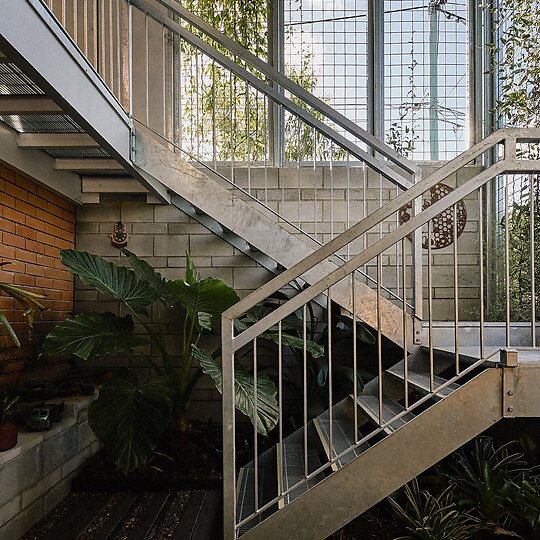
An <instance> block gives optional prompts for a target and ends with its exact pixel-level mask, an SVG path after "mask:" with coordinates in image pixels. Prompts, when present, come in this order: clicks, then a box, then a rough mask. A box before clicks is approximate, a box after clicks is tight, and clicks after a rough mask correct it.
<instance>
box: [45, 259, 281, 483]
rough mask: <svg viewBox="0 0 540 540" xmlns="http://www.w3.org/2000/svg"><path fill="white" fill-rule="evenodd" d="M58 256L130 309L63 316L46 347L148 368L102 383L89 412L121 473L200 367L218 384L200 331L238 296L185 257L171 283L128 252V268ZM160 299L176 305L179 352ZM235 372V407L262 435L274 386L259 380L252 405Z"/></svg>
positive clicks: (172, 412)
mask: <svg viewBox="0 0 540 540" xmlns="http://www.w3.org/2000/svg"><path fill="white" fill-rule="evenodd" d="M61 254H62V260H63V262H64V264H66V265H67V266H68V267H69V269H70V270H71V272H72V273H73V274H75V275H77V276H79V278H80V279H81V280H82V281H83V282H84V283H85V284H87V285H92V286H93V287H95V288H96V289H97V290H98V291H99V292H101V293H104V294H108V295H110V296H112V297H113V298H115V299H116V300H118V301H119V302H121V303H122V304H123V306H125V308H127V310H128V311H129V312H130V313H129V314H128V315H126V316H124V317H119V316H117V315H115V314H113V313H86V314H81V315H77V316H74V317H72V318H71V319H67V320H66V321H63V322H61V323H60V324H59V325H57V326H56V327H55V328H54V330H53V331H52V332H51V333H50V334H49V335H48V336H47V337H46V339H45V342H44V351H45V352H46V353H47V354H51V355H57V356H71V355H75V356H78V357H79V358H82V359H83V360H89V359H91V358H94V357H95V356H98V355H108V354H112V355H128V356H129V357H130V358H134V359H137V360H138V361H139V363H140V362H142V363H143V364H144V365H146V366H147V368H148V370H147V371H146V372H144V376H145V377H146V382H145V383H144V384H141V385H137V378H136V377H135V375H134V373H133V372H128V373H127V374H126V375H124V376H123V377H121V378H118V379H115V380H112V381H110V382H107V383H105V384H104V385H103V386H102V387H101V390H100V395H99V398H98V399H97V400H96V401H95V402H93V403H92V405H91V408H90V413H89V414H90V418H91V425H92V428H93V429H94V431H95V433H96V434H97V436H98V437H99V439H100V440H101V442H102V443H103V444H104V446H105V448H106V449H107V450H108V451H109V453H110V454H111V456H112V457H113V459H114V460H115V463H116V464H117V466H118V468H119V469H120V470H122V471H123V472H124V473H126V474H127V473H129V472H130V471H131V470H133V469H134V468H136V467H139V466H140V465H141V464H142V463H144V462H145V461H146V460H147V459H148V458H149V457H150V455H151V452H152V451H153V449H154V448H155V447H156V445H157V444H158V443H159V441H160V437H161V436H162V434H163V432H164V430H165V429H166V427H167V426H168V425H170V424H171V422H172V421H173V420H176V417H177V416H179V415H182V414H183V413H184V411H185V409H186V407H187V406H188V403H189V398H190V394H191V391H192V389H193V387H194V385H195V384H196V382H197V380H198V379H199V378H200V377H201V375H202V373H203V368H204V369H205V371H206V372H207V373H208V374H210V375H211V376H212V378H213V380H214V381H215V383H216V386H217V387H218V388H221V366H220V362H219V361H218V360H216V358H219V356H220V352H219V350H217V351H214V353H213V355H212V356H210V355H209V354H208V353H204V352H203V351H202V349H201V348H200V347H198V345H199V342H200V340H201V338H202V336H203V332H205V331H208V330H210V329H211V328H212V326H213V324H216V323H219V315H221V313H222V312H223V311H225V310H226V309H228V308H229V307H230V306H232V305H233V304H235V303H236V302H237V301H238V295H237V294H236V292H235V291H234V290H233V289H232V288H231V287H229V286H228V285H227V284H226V283H224V282H223V281H221V280H219V279H212V278H204V279H203V278H201V276H200V274H199V271H198V270H197V268H196V267H195V265H194V264H193V261H192V260H191V258H190V257H189V256H188V255H186V274H185V278H184V279H176V280H169V279H164V278H163V277H162V276H161V275H160V274H159V273H158V272H156V271H155V270H154V269H153V268H152V267H151V266H150V265H148V264H147V263H146V262H144V261H143V260H141V259H139V258H138V257H137V256H136V255H135V254H134V253H131V252H129V251H127V250H124V254H125V255H126V257H127V260H128V262H129V264H130V266H131V268H128V267H124V266H119V265H117V264H115V263H112V262H107V261H105V260H104V259H102V258H101V257H99V256H97V255H93V254H91V253H87V252H78V251H75V250H65V251H62V252H61ZM163 303H166V304H167V305H169V306H170V305H176V306H178V307H180V308H181V309H182V318H183V321H182V324H181V328H182V329H183V332H182V340H181V342H180V343H179V351H178V350H174V351H169V350H168V348H167V346H166V343H165V339H164V335H165V328H164V323H160V313H159V310H160V305H161V304H163ZM150 307H152V309H153V310H154V314H155V318H154V319H153V320H152V321H151V320H150V319H149V316H148V314H147V309H148V308H150ZM133 319H135V320H136V322H137V323H138V324H139V328H138V329H136V327H135V324H134V321H133ZM142 333H145V334H146V335H142ZM147 344H151V346H152V350H153V351H158V352H159V355H160V361H157V360H156V358H155V356H150V355H148V354H147V353H146V352H145V350H144V349H145V348H144V347H143V345H147ZM178 353H179V354H180V357H181V360H180V365H177V364H176V363H175V362H173V356H172V355H173V354H174V355H178ZM201 361H202V364H201ZM237 377H238V380H237V391H236V405H237V407H238V409H239V410H240V411H241V412H243V413H245V414H246V415H247V416H249V417H250V418H251V419H252V421H253V423H254V424H255V425H256V426H257V429H258V430H259V432H260V433H262V434H264V435H266V434H267V433H268V432H269V431H270V430H271V429H273V427H274V426H275V425H276V422H277V402H276V389H275V386H274V384H273V383H272V381H270V380H269V379H268V378H267V377H265V376H260V377H259V380H258V383H257V402H258V406H257V408H255V407H254V395H253V394H254V382H253V376H252V375H251V374H249V373H248V372H247V371H245V370H243V369H241V368H239V371H238V373H237ZM145 409H147V412H144V410H145ZM152 418H153V419H154V423H153V424H152V426H150V425H149V424H150V420H151V419H152Z"/></svg>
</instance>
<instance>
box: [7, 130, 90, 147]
mask: <svg viewBox="0 0 540 540" xmlns="http://www.w3.org/2000/svg"><path fill="white" fill-rule="evenodd" d="M17 145H18V146H19V148H99V143H97V142H96V141H94V139H92V137H90V135H88V134H87V133H19V134H18V135H17Z"/></svg>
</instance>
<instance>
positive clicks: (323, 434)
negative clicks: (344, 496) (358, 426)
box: [313, 411, 369, 471]
mask: <svg viewBox="0 0 540 540" xmlns="http://www.w3.org/2000/svg"><path fill="white" fill-rule="evenodd" d="M313 423H314V424H315V428H316V429H317V433H318V434H319V436H320V438H321V442H322V444H323V446H324V450H325V452H326V455H327V456H328V458H329V459H333V458H335V457H336V456H338V455H339V454H341V452H344V451H345V450H347V449H349V448H350V447H351V446H352V445H354V444H355V443H356V440H355V436H354V423H353V422H352V421H351V420H349V419H348V418H345V417H343V416H338V417H333V418H332V445H330V413H329V411H325V412H324V413H323V414H321V415H320V416H318V417H317V418H315V419H314V420H313ZM330 448H331V450H330ZM368 448H369V445H368V444H367V443H364V444H362V445H360V446H359V447H358V448H355V449H354V450H351V451H350V452H349V453H348V454H345V455H344V456H342V457H341V458H339V459H338V460H337V461H336V462H335V463H333V464H332V470H334V471H337V470H338V469H340V468H341V467H343V465H345V464H346V463H349V461H352V460H353V459H354V458H355V457H357V456H359V455H360V454H361V453H362V452H364V451H365V450H367V449H368Z"/></svg>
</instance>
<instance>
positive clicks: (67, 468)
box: [62, 447, 90, 478]
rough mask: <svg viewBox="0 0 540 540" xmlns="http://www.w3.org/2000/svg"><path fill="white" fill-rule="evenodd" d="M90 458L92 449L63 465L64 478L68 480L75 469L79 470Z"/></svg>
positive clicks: (85, 450)
mask: <svg viewBox="0 0 540 540" xmlns="http://www.w3.org/2000/svg"><path fill="white" fill-rule="evenodd" d="M89 456H90V448H89V447H86V448H85V449H84V450H83V451H82V452H79V453H78V454H77V455H75V456H73V457H72V458H71V459H70V460H69V461H67V462H66V463H64V464H63V465H62V478H67V477H68V476H69V475H70V474H71V473H72V472H73V471H74V470H75V469H78V468H79V467H80V466H81V465H82V464H83V463H84V462H85V460H86V459H87V458H88V457H89Z"/></svg>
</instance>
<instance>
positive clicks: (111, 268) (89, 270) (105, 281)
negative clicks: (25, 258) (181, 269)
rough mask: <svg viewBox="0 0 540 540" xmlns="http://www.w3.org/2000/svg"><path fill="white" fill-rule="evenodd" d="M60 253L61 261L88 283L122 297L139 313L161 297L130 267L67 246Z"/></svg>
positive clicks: (121, 298)
mask: <svg viewBox="0 0 540 540" xmlns="http://www.w3.org/2000/svg"><path fill="white" fill-rule="evenodd" d="M60 253H61V255H62V262H63V263H64V264H65V265H66V266H67V267H68V268H69V269H70V271H71V273H72V274H74V275H76V276H78V277H79V278H80V280H81V281H82V282H83V283H84V284H85V285H91V286H93V287H95V288H96V289H97V290H98V291H99V292H101V293H104V294H109V295H111V296H112V297H113V298H116V299H117V300H121V301H122V302H124V303H125V304H126V305H127V306H128V307H129V308H130V309H132V310H133V311H135V312H137V313H146V310H145V306H148V305H149V304H151V303H152V302H154V301H155V300H157V298H158V293H157V292H156V290H155V289H154V287H152V285H150V283H149V282H148V281H145V280H142V279H140V278H139V276H138V275H137V274H136V273H135V272H134V271H133V270H131V269H129V268H125V267H123V266H119V265H117V264H114V263H112V262H107V261H106V260H104V259H103V258H101V257H99V256H98V255H93V254H92V253H88V252H86V251H77V250H74V249H64V250H62V251H61V252H60Z"/></svg>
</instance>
